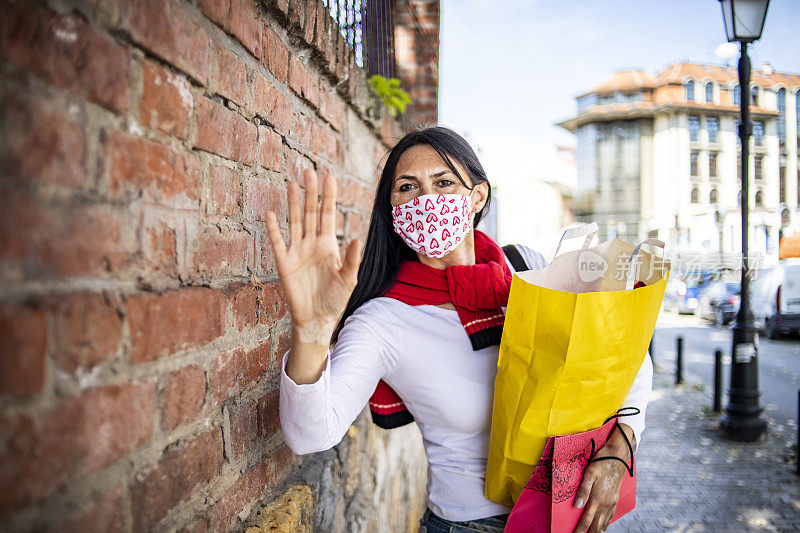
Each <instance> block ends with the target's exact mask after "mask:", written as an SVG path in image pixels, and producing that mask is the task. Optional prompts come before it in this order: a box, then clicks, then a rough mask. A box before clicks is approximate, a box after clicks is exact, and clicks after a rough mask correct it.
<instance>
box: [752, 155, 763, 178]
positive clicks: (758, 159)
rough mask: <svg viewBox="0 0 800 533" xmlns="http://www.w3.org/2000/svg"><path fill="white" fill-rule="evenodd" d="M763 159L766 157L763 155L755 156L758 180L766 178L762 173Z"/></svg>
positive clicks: (754, 164) (754, 165) (754, 162)
mask: <svg viewBox="0 0 800 533" xmlns="http://www.w3.org/2000/svg"><path fill="white" fill-rule="evenodd" d="M763 159H764V156H763V155H761V154H756V155H755V156H753V167H754V168H755V171H754V174H755V176H754V177H755V179H757V180H760V179H762V178H763V177H764V174H763V173H762V167H763Z"/></svg>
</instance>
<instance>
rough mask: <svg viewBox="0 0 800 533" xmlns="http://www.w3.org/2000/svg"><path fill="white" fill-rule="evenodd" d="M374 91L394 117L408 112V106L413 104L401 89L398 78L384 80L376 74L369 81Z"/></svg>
mask: <svg viewBox="0 0 800 533" xmlns="http://www.w3.org/2000/svg"><path fill="white" fill-rule="evenodd" d="M369 82H370V84H372V89H373V90H374V91H375V92H376V93H377V95H378V96H380V97H381V100H383V103H384V104H385V105H386V107H387V108H388V109H389V114H390V115H392V117H397V115H399V114H402V113H405V112H406V106H407V105H408V104H410V103H411V97H410V96H409V95H408V93H407V92H405V91H404V90H403V89H401V88H400V80H398V79H397V78H384V77H383V76H381V75H379V74H374V75H373V76H372V77H371V78H370V79H369Z"/></svg>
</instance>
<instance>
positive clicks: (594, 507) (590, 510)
mask: <svg viewBox="0 0 800 533" xmlns="http://www.w3.org/2000/svg"><path fill="white" fill-rule="evenodd" d="M599 507H600V506H599V505H598V504H596V503H594V502H590V503H589V505H588V506H587V507H586V510H585V511H584V512H583V514H582V515H581V519H580V521H579V522H578V525H577V526H576V527H575V533H587V532H588V531H589V528H591V527H592V526H595V527H596V526H597V525H598V524H596V522H597V515H598V514H599V513H598V508H599Z"/></svg>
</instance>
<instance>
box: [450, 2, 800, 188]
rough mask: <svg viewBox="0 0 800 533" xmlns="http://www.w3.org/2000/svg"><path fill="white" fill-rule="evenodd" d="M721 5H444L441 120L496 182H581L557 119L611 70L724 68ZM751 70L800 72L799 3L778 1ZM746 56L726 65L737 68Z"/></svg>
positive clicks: (570, 139) (572, 141)
mask: <svg viewBox="0 0 800 533" xmlns="http://www.w3.org/2000/svg"><path fill="white" fill-rule="evenodd" d="M725 42H727V39H726V38H725V29H724V25H723V21H722V11H721V9H720V5H719V2H718V0H660V1H658V0H599V1H598V0H592V1H587V0H561V1H556V2H552V1H544V0H442V1H441V28H440V50H439V53H440V57H439V123H440V124H442V125H444V126H447V127H450V128H452V129H454V130H456V131H457V132H459V133H460V134H462V135H464V136H465V137H466V138H467V140H468V141H469V142H470V144H471V145H472V146H473V148H475V149H476V151H477V152H478V156H479V158H480V159H481V162H482V163H483V165H484V167H485V169H486V171H487V174H488V175H489V180H490V182H491V181H492V180H493V179H495V181H498V180H499V181H501V178H502V176H503V175H504V174H508V173H521V174H524V175H529V176H530V177H532V178H538V179H543V180H556V181H562V182H565V183H567V184H572V185H574V179H575V176H574V170H573V171H572V172H570V169H569V167H568V166H565V165H564V164H563V162H562V161H561V160H560V159H559V158H558V155H557V152H556V149H555V146H556V145H572V146H574V145H575V143H576V141H575V138H574V136H573V135H572V134H571V133H569V132H568V131H566V130H564V129H562V128H560V127H558V126H555V125H554V123H555V122H557V121H560V120H563V119H565V118H569V117H570V116H573V115H574V114H575V111H576V105H575V96H577V95H578V94H581V93H584V92H586V91H588V90H590V89H591V88H592V87H594V86H596V85H598V84H599V83H600V82H602V81H603V80H604V79H605V78H607V77H608V76H609V75H610V74H611V73H612V72H614V71H616V70H623V69H628V68H643V69H645V70H647V71H648V72H650V73H653V74H654V73H655V72H657V71H659V70H661V69H662V68H664V67H666V66H667V65H669V64H672V63H675V62H678V61H695V62H700V63H709V64H716V65H723V64H725V63H726V61H725V60H723V59H720V58H719V57H717V55H715V50H716V48H717V47H718V45H720V44H722V43H725ZM749 51H750V58H751V61H752V65H753V69H754V70H755V69H756V68H760V67H761V65H762V64H763V63H764V62H769V63H770V64H771V65H772V67H773V68H774V69H775V70H776V71H779V72H792V73H800V0H772V1H771V2H770V7H769V11H768V13H767V20H766V23H765V25H764V32H763V35H762V38H761V40H760V41H757V42H755V43H754V44H752V45H751V46H750V48H749ZM738 57H739V56H738V53H737V54H736V55H735V57H733V58H732V59H729V60H728V61H727V62H728V63H729V64H730V65H732V66H736V62H737V60H738Z"/></svg>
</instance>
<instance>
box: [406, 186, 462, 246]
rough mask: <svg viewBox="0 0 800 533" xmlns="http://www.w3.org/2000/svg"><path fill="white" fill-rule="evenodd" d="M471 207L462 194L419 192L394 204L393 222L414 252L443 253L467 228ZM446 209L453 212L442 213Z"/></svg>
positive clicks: (459, 239) (458, 240)
mask: <svg viewBox="0 0 800 533" xmlns="http://www.w3.org/2000/svg"><path fill="white" fill-rule="evenodd" d="M423 206H424V208H423ZM470 209H471V198H470V197H469V196H467V195H464V194H422V195H420V196H417V197H416V198H413V199H412V200H409V201H408V202H406V203H404V204H401V205H398V206H394V207H393V209H392V226H393V228H394V231H395V232H396V233H397V234H398V235H400V237H401V238H402V239H403V241H404V242H405V243H406V244H407V245H408V246H409V247H410V248H411V249H413V250H414V251H416V252H417V253H421V254H423V255H426V256H428V257H442V256H444V255H446V254H448V253H450V252H451V251H452V250H453V249H454V248H455V247H456V246H457V245H458V244H459V243H460V242H462V241H463V240H464V236H465V235H466V234H467V233H468V232H469V230H470V227H471V220H470V216H469V215H470ZM448 213H451V214H452V216H446V217H445V216H441V215H445V214H448ZM426 227H427V229H426Z"/></svg>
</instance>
